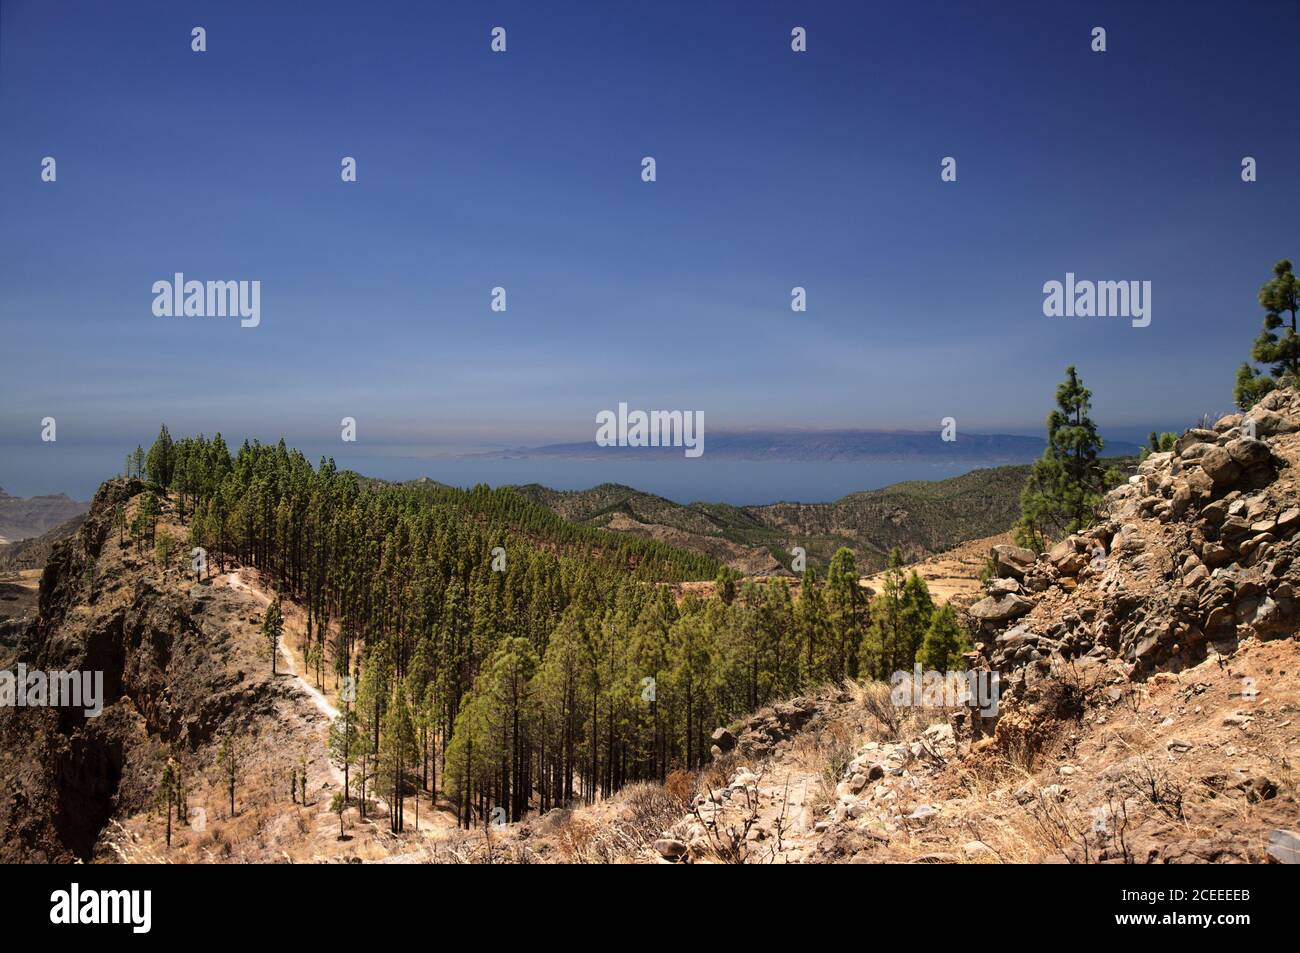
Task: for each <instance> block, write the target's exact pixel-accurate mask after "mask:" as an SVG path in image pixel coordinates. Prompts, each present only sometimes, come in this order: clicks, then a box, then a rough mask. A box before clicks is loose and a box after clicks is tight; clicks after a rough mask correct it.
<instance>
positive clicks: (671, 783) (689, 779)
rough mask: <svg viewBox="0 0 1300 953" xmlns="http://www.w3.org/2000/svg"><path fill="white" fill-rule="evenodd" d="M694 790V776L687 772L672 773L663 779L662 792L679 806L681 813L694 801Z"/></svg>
mask: <svg viewBox="0 0 1300 953" xmlns="http://www.w3.org/2000/svg"><path fill="white" fill-rule="evenodd" d="M696 790H697V787H696V782H695V775H693V774H691V772H689V771H681V770H677V771H673V772H670V773H669V775H668V777H667V778H665V779H664V792H665V793H666V794H667V795H668V796H669V797H671V798H673V799H674V800H676V801H677V802H678V803H679V804H681V806H682V811H683V812H684V811H685V810H686V809H687V808H688V807H689V806H690V803H691V801H693V800H695V792H696Z"/></svg>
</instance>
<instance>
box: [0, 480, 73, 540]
mask: <svg viewBox="0 0 1300 953" xmlns="http://www.w3.org/2000/svg"><path fill="white" fill-rule="evenodd" d="M89 506H90V504H88V503H81V502H79V501H77V500H74V499H72V498H71V497H68V496H64V495H63V494H62V493H60V494H57V495H55V496H32V497H27V498H25V499H24V498H22V497H17V496H10V495H9V494H8V493H6V492H5V490H4V488H3V487H0V543H13V542H17V541H18V540H21V539H31V538H33V537H36V536H40V535H42V534H44V533H45V532H46V531H47V530H51V529H53V528H54V527H56V526H58V525H59V524H60V523H65V522H67V521H68V520H70V519H72V518H73V517H74V516H80V515H81V514H83V513H85V512H86V510H87V509H89Z"/></svg>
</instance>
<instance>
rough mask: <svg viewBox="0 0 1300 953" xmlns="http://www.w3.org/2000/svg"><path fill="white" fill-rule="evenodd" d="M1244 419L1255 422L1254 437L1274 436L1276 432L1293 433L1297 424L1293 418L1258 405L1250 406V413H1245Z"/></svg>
mask: <svg viewBox="0 0 1300 953" xmlns="http://www.w3.org/2000/svg"><path fill="white" fill-rule="evenodd" d="M1246 419H1247V420H1253V421H1254V422H1255V436H1256V437H1275V436H1277V435H1278V434H1283V433H1294V432H1295V430H1296V426H1297V425H1296V422H1295V421H1294V420H1291V419H1289V418H1287V417H1283V416H1282V415H1281V414H1277V413H1274V412H1273V411H1271V410H1266V409H1264V408H1263V407H1259V406H1255V407H1252V408H1251V410H1250V413H1248V414H1246Z"/></svg>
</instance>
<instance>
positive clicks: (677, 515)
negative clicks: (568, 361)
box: [516, 464, 1030, 573]
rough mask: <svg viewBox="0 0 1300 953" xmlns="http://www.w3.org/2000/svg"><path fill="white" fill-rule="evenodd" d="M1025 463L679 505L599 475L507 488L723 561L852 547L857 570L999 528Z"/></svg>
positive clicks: (1015, 502) (571, 514)
mask: <svg viewBox="0 0 1300 953" xmlns="http://www.w3.org/2000/svg"><path fill="white" fill-rule="evenodd" d="M1029 470H1030V467H1029V465H1028V464H1024V465H1018V466H1004V467H992V468H988V469H983V470H973V471H971V472H970V473H964V474H962V475H960V476H956V477H951V478H949V479H946V480H933V481H931V480H911V481H907V482H903V483H896V484H893V485H892V486H887V487H883V488H881V489H879V490H868V491H865V492H861V493H852V494H849V495H848V496H845V497H843V498H842V499H840V500H838V501H836V502H834V503H773V504H769V505H766V506H731V505H729V504H726V503H691V504H689V505H686V506H683V505H681V504H678V503H674V502H673V501H671V500H666V499H664V498H662V497H658V496H655V495H653V494H650V493H643V492H641V491H639V490H635V489H633V488H631V487H627V486H621V485H619V484H614V483H605V484H601V485H600V486H597V487H593V488H592V489H590V490H580V491H573V492H560V491H556V490H551V489H548V488H546V487H542V486H538V485H536V484H530V485H528V486H522V487H517V488H516V489H517V491H518V492H519V493H520V494H521V495H523V496H526V497H527V498H528V499H530V500H533V501H535V502H537V503H540V504H541V505H543V506H545V507H547V508H548V509H551V510H552V511H554V512H555V513H556V514H558V515H559V516H561V517H563V518H564V519H566V520H569V521H571V522H574V523H580V524H582V525H584V526H592V527H606V526H617V527H618V529H619V531H620V532H623V533H625V534H641V535H645V536H650V535H651V534H652V533H654V532H655V531H656V529H657V528H658V527H667V528H669V529H670V530H676V531H678V532H679V533H680V534H681V536H680V537H679V538H678V540H677V543H678V545H680V546H686V547H689V548H691V549H694V550H698V551H699V552H702V553H706V554H708V555H709V556H711V557H713V558H715V559H718V560H722V561H726V560H731V559H736V558H742V557H743V555H744V551H743V550H742V547H743V548H744V550H749V549H755V550H766V552H767V553H769V554H770V555H771V557H772V558H773V559H774V560H775V561H776V562H777V563H778V564H780V565H781V566H784V567H786V568H787V569H788V568H789V566H790V548H791V547H792V546H795V545H798V546H802V547H804V549H805V550H806V551H807V556H808V565H809V566H813V567H814V568H816V569H817V570H818V571H819V572H822V571H824V570H826V569H827V568H828V567H829V565H830V561H831V558H832V557H833V556H834V555H835V553H836V552H837V551H838V550H839V549H841V548H848V549H851V550H852V551H853V555H854V558H855V560H856V561H857V566H858V568H859V569H860V570H862V572H864V573H870V572H876V571H878V570H882V569H884V568H885V566H886V563H887V562H888V558H889V552H890V550H891V549H893V548H894V547H898V548H899V549H901V550H902V551H903V553H904V556H905V557H906V558H907V559H908V560H913V559H918V558H920V557H922V556H925V555H927V554H930V553H937V552H942V551H943V550H945V549H949V548H950V547H952V546H955V545H956V544H958V543H961V542H964V541H966V540H968V539H978V538H980V537H982V536H992V535H993V534H995V533H1001V532H1005V531H1006V530H1007V529H1008V528H1009V527H1010V526H1012V525H1013V524H1014V523H1015V522H1016V519H1017V517H1018V516H1019V515H1020V507H1019V498H1020V491H1021V488H1022V487H1023V486H1024V485H1025V480H1026V478H1027V477H1028V476H1029Z"/></svg>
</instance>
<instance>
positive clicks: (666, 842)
mask: <svg viewBox="0 0 1300 953" xmlns="http://www.w3.org/2000/svg"><path fill="white" fill-rule="evenodd" d="M1249 416H1250V417H1251V419H1252V420H1253V421H1254V423H1255V429H1256V432H1257V433H1258V435H1259V436H1260V438H1261V439H1258V440H1252V439H1246V438H1244V437H1243V435H1242V430H1241V423H1242V419H1243V418H1242V416H1241V415H1230V416H1228V417H1224V418H1223V419H1221V420H1219V421H1218V422H1217V423H1216V424H1215V425H1214V427H1213V429H1205V430H1192V431H1188V432H1187V433H1185V434H1183V435H1182V437H1181V438H1180V439H1179V441H1178V444H1177V446H1176V448H1175V450H1174V451H1173V452H1169V453H1160V454H1153V455H1152V456H1151V457H1150V458H1148V460H1146V461H1144V463H1143V464H1142V467H1141V468H1140V470H1139V472H1138V473H1137V474H1135V475H1134V476H1133V477H1132V478H1131V480H1130V482H1129V483H1127V484H1125V485H1124V486H1122V487H1120V488H1118V489H1116V490H1114V491H1113V492H1111V493H1110V494H1109V495H1108V497H1107V499H1106V502H1105V505H1104V508H1103V512H1102V516H1101V519H1100V520H1098V521H1097V523H1096V524H1095V525H1094V526H1093V527H1092V528H1091V529H1090V530H1088V531H1087V532H1086V533H1082V534H1080V535H1078V536H1077V537H1071V538H1069V539H1067V540H1064V541H1062V542H1061V543H1060V544H1058V545H1057V546H1056V547H1055V548H1054V549H1053V550H1052V551H1051V553H1050V554H1045V555H1042V556H1035V555H1034V554H1033V553H1029V552H1027V551H1018V550H1016V549H1015V547H1011V546H1005V545H1004V546H999V547H998V548H997V549H996V550H995V551H994V552H993V554H992V555H994V556H995V562H996V565H997V567H998V574H997V576H996V577H995V578H993V579H991V580H990V581H989V582H988V584H987V595H986V596H985V598H984V599H982V600H981V601H979V602H977V603H976V604H975V605H973V606H972V607H971V609H970V613H969V618H970V620H971V622H972V624H973V625H975V626H976V628H977V632H978V634H979V637H980V641H979V643H978V644H977V645H976V648H975V651H974V652H972V653H971V654H970V655H969V657H968V658H969V660H970V662H971V664H972V665H973V667H974V668H973V670H972V672H970V673H969V678H970V679H974V682H973V683H972V681H970V680H968V678H967V677H963V678H962V679H960V681H959V682H957V683H954V685H961V686H966V687H970V686H971V685H972V684H974V685H975V686H978V688H979V690H980V691H983V690H985V689H986V688H987V687H988V686H990V685H993V684H996V685H997V687H998V688H999V689H1000V697H999V693H998V692H994V693H992V694H990V695H988V696H987V697H988V699H989V700H990V701H991V703H990V704H988V705H987V706H986V708H985V709H984V710H983V711H980V710H978V709H976V708H973V707H967V704H966V703H965V702H964V701H963V700H962V699H961V698H960V697H953V698H949V697H946V696H944V695H942V694H940V693H937V692H934V691H933V689H932V688H931V687H929V683H923V685H918V686H916V694H913V691H912V688H911V686H910V684H909V682H907V681H906V680H904V681H902V682H901V683H899V684H900V689H899V690H891V688H890V686H887V685H884V684H883V683H876V684H861V683H849V684H848V685H847V686H846V687H845V688H843V689H841V688H839V687H834V688H828V689H825V690H822V691H819V692H814V693H809V694H804V695H799V696H795V697H790V698H786V699H783V700H779V701H777V702H776V703H775V704H772V705H769V706H767V707H765V708H763V709H762V710H760V711H758V712H756V713H754V714H753V715H752V716H751V717H748V718H745V719H742V720H740V721H737V722H733V723H732V724H730V725H729V726H728V727H726V728H719V729H718V730H717V731H715V732H714V733H713V735H712V740H713V742H714V747H713V763H712V765H711V766H710V767H709V769H708V770H705V771H703V772H701V773H700V774H699V775H698V776H696V777H695V778H692V779H689V780H687V779H682V782H681V783H680V784H677V785H666V786H664V787H662V788H654V787H651V786H640V787H636V788H633V789H629V790H627V791H624V792H622V793H621V794H620V795H618V796H617V797H615V798H614V799H612V800H611V801H610V802H607V803H602V804H598V805H595V806H592V807H587V808H580V809H578V810H576V811H574V812H572V814H569V815H566V816H565V817H562V818H560V819H557V820H556V821H555V822H553V823H551V824H549V825H539V830H535V831H531V832H528V833H525V832H524V831H522V830H519V831H516V830H513V829H512V830H511V831H509V832H507V833H506V834H505V835H504V836H501V837H498V838H496V839H495V842H494V843H482V842H480V843H472V842H469V841H463V842H462V844H461V846H460V849H461V850H462V851H469V852H471V855H472V856H473V857H474V858H475V859H477V860H479V861H485V860H487V859H488V857H489V855H490V857H491V860H492V861H494V862H502V861H506V860H514V861H530V862H537V861H543V862H544V861H558V862H575V861H576V862H608V861H616V862H630V863H760V864H764V863H887V862H894V863H898V862H903V863H962V864H1006V863H1125V864H1163V863H1296V862H1300V831H1298V830H1297V827H1296V818H1297V817H1298V816H1300V802H1298V801H1297V796H1298V793H1300V792H1298V790H1297V782H1298V780H1300V775H1297V772H1296V765H1297V763H1300V601H1297V599H1296V591H1297V587H1300V535H1297V534H1300V478H1298V477H1297V472H1298V471H1297V467H1300V394H1297V393H1296V392H1275V393H1274V394H1271V395H1269V396H1267V397H1265V398H1264V400H1263V401H1262V402H1261V404H1260V405H1259V406H1258V407H1256V408H1255V409H1254V410H1252V411H1251V413H1250V415H1249ZM994 676H996V677H997V678H998V682H997V683H993V682H992V681H991V680H992V678H993V677H994ZM539 834H540V836H539ZM430 856H431V857H433V856H436V852H432V853H431V854H430Z"/></svg>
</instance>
